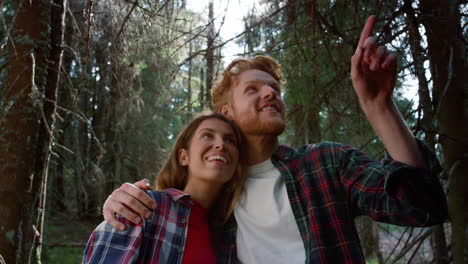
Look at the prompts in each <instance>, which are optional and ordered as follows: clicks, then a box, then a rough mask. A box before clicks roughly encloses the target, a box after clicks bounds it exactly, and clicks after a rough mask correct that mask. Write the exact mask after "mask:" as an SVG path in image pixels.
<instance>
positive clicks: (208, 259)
mask: <svg viewBox="0 0 468 264" xmlns="http://www.w3.org/2000/svg"><path fill="white" fill-rule="evenodd" d="M192 201H193V206H192V209H191V211H190V216H189V221H188V231H187V240H186V242H185V251H184V258H183V260H182V264H192V263H193V264H195V263H207V264H208V263H216V256H215V254H214V249H213V246H212V244H211V233H210V228H209V226H208V216H207V213H208V212H207V210H206V209H205V208H203V207H202V206H201V205H200V204H199V203H198V202H196V201H195V200H192Z"/></svg>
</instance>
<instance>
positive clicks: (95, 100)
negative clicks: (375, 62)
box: [0, 0, 468, 264]
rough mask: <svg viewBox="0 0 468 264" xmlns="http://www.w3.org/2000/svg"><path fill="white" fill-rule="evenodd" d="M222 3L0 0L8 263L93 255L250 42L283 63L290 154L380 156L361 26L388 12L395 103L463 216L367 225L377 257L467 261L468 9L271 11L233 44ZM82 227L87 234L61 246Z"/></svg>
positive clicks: (1, 193)
mask: <svg viewBox="0 0 468 264" xmlns="http://www.w3.org/2000/svg"><path fill="white" fill-rule="evenodd" d="M203 4H204V5H205V4H206V3H203ZM213 5H214V6H215V7H216V5H218V7H216V8H222V6H224V5H226V3H225V1H211V3H210V4H206V9H207V11H206V12H205V13H204V14H201V13H196V12H194V11H191V10H190V9H188V8H187V1H186V0H165V1H150V0H140V1H137V0H126V1H124V0H119V1H110V0H106V1H92V0H68V1H66V0H37V1H36V0H33V1H29V0H28V1H20V0H18V1H12V0H9V1H8V0H7V1H0V8H1V16H0V22H1V23H0V24H1V25H2V26H1V27H0V41H1V42H0V87H1V89H0V146H1V147H0V175H1V177H0V212H1V213H2V216H3V217H2V218H1V219H0V256H2V257H3V258H4V259H5V260H6V262H7V263H30V262H41V257H42V261H43V262H45V263H47V261H49V262H50V263H52V262H51V261H52V256H53V255H54V254H56V252H55V253H54V249H55V248H59V249H60V248H62V249H63V248H64V247H76V249H77V251H76V252H79V253H80V254H81V252H82V250H83V246H84V243H85V242H86V241H85V239H86V238H87V236H88V235H89V233H90V232H91V229H92V227H93V226H94V225H96V224H97V223H98V222H99V221H101V219H102V217H101V214H100V211H101V209H102V204H103V203H104V200H105V199H106V198H107V196H108V195H109V194H110V193H111V192H112V190H114V189H115V188H117V187H119V186H120V185H121V184H122V183H124V182H126V181H128V182H134V181H137V180H140V179H142V178H148V179H150V181H153V180H154V177H155V175H156V173H157V171H158V169H159V166H160V164H161V162H162V161H163V160H164V159H165V155H166V153H168V152H169V151H170V147H171V146H172V142H173V139H174V136H175V135H176V134H177V132H178V131H179V130H180V129H181V127H182V126H183V125H184V124H185V123H186V122H187V120H188V119H190V118H191V116H192V115H193V113H196V112H199V111H201V110H203V109H206V108H209V106H210V102H209V100H210V96H209V90H210V86H211V84H212V81H213V79H214V78H215V77H216V75H217V73H218V72H219V71H220V70H221V69H222V68H223V65H224V64H225V63H229V60H230V59H228V60H226V59H223V54H224V52H225V50H224V49H225V45H226V44H228V43H230V42H235V43H236V44H237V45H239V46H241V47H243V50H244V52H243V53H241V54H238V55H239V56H253V55H257V54H267V55H271V56H273V57H274V58H276V59H277V60H278V61H279V62H280V63H281V65H282V66H283V69H284V73H285V76H286V78H287V80H288V82H287V83H286V85H285V89H284V94H283V96H284V98H285V101H286V104H287V107H288V129H287V131H286V133H284V135H282V137H281V140H282V143H285V144H290V145H301V144H308V143H314V142H319V141H324V140H330V141H339V142H343V143H348V144H351V145H353V146H356V147H358V148H361V149H362V150H363V151H365V152H366V153H367V154H368V155H370V156H371V157H373V158H376V159H380V158H382V157H383V155H384V149H383V146H382V144H381V143H380V142H379V140H378V138H376V136H375V134H374V132H373V130H372V129H371V127H370V125H369V124H368V122H367V120H366V118H365V116H364V115H363V113H362V112H361V111H360V107H359V103H358V101H357V98H356V96H355V94H354V91H353V88H352V85H351V81H350V78H349V69H350V58H351V56H352V54H353V52H354V50H355V48H356V45H357V42H358V39H359V36H360V32H361V29H362V26H363V24H364V22H365V20H366V18H367V17H368V16H369V15H371V14H376V15H377V16H378V18H379V20H378V24H377V26H376V32H375V34H376V36H377V38H378V40H379V41H380V42H381V43H383V44H385V45H386V46H387V48H388V49H389V50H390V51H391V52H393V53H396V54H397V55H398V57H399V63H400V64H399V73H398V81H399V82H398V84H397V89H396V92H395V96H394V100H395V102H396V104H397V105H398V107H399V108H400V110H401V112H402V113H403V115H404V117H405V119H406V121H407V122H408V124H409V125H410V127H411V129H412V130H413V131H414V132H415V133H416V134H417V135H418V137H420V138H422V139H424V140H425V142H426V143H427V144H428V146H429V147H430V148H432V149H433V150H434V151H435V152H436V153H437V154H438V156H439V157H440V159H441V161H442V164H443V167H444V172H443V173H442V175H441V180H442V181H443V183H444V185H445V186H446V188H447V193H448V199H449V211H450V219H449V222H448V223H446V224H444V225H441V226H438V227H433V228H424V229H421V228H419V229H418V228H402V227H396V226H391V225H381V224H378V225H377V224H376V223H374V222H373V221H372V220H370V219H367V218H362V219H357V224H358V227H359V228H358V229H359V230H360V236H361V242H362V244H363V249H364V252H365V255H366V258H367V259H368V260H369V262H370V263H457V264H458V263H466V252H467V251H468V250H467V247H468V246H467V243H466V238H467V236H466V234H467V226H466V223H467V221H466V220H467V218H468V216H467V212H468V210H467V208H466V204H465V203H464V201H465V200H466V196H467V193H466V192H465V190H466V189H467V187H466V175H468V172H467V166H468V165H467V156H468V155H467V145H468V138H467V137H468V107H467V105H468V104H467V91H468V87H467V84H468V80H467V76H468V75H467V74H466V73H467V72H468V69H467V49H466V39H467V21H468V19H467V8H468V7H467V4H466V2H464V1H454V0H450V1H435V0H420V1H416V2H413V1H408V0H391V1H353V0H338V1H323V0H271V1H258V2H257V3H256V5H254V7H253V8H252V9H251V10H249V11H248V12H247V13H246V14H247V15H246V16H245V17H244V24H245V30H244V31H243V32H242V33H241V34H239V35H238V36H237V37H235V38H232V39H222V38H221V37H220V31H221V30H223V23H224V17H223V16H221V17H219V16H217V15H215V14H213V13H214V12H213V11H212V10H213V8H214V7H213ZM216 8H215V9H216ZM210 10H211V11H210ZM227 11H230V12H232V11H234V12H238V10H226V11H225V12H227ZM215 13H216V12H215ZM207 14H208V16H207ZM216 21H217V22H216ZM415 87H417V88H415ZM411 89H413V90H414V89H417V92H416V93H414V92H413V93H408V92H407V91H408V90H411ZM5 216H6V217H5ZM44 223H45V225H44ZM67 223H69V225H66V224H67ZM81 226H83V227H86V228H85V229H84V230H85V231H84V235H82V237H84V239H83V238H81V239H75V238H74V237H73V238H70V237H69V238H68V240H67V241H64V238H63V237H61V236H62V235H63V236H65V235H66V234H67V233H73V231H74V229H76V230H78V229H79V227H81ZM80 254H77V256H75V257H76V258H77V259H78V262H79V259H80V257H81V255H80ZM0 262H1V261H0ZM75 262H77V261H75ZM75 262H73V263H75ZM61 263H62V262H61Z"/></svg>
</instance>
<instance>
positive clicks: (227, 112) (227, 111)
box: [219, 104, 232, 120]
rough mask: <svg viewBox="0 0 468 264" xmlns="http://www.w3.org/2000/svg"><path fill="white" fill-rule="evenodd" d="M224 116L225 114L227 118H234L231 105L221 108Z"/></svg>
mask: <svg viewBox="0 0 468 264" xmlns="http://www.w3.org/2000/svg"><path fill="white" fill-rule="evenodd" d="M219 112H220V113H221V114H222V115H223V116H225V117H226V118H227V119H230V120H232V109H231V107H230V106H229V105H227V104H226V105H223V106H222V107H221V110H220V111H219Z"/></svg>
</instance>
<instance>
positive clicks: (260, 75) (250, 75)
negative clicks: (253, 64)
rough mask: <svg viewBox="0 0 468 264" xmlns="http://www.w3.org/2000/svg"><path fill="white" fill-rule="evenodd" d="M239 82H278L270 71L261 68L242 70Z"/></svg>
mask: <svg viewBox="0 0 468 264" xmlns="http://www.w3.org/2000/svg"><path fill="white" fill-rule="evenodd" d="M237 79H238V82H239V83H240V84H248V83H255V82H265V83H272V82H275V83H277V82H278V81H276V79H275V78H274V77H273V76H271V75H270V74H269V73H267V72H264V71H261V70H248V71H245V72H242V73H241V74H240V75H239V76H238V77H237Z"/></svg>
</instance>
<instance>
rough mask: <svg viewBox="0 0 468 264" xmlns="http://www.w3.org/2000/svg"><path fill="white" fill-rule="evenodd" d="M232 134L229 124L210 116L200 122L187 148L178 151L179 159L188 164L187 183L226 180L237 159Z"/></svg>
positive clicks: (183, 164)
mask: <svg viewBox="0 0 468 264" xmlns="http://www.w3.org/2000/svg"><path fill="white" fill-rule="evenodd" d="M238 144H239V143H238V142H237V139H236V135H235V133H234V131H233V129H232V128H231V126H230V125H229V124H228V123H226V122H224V121H222V120H220V119H218V118H210V119H207V120H204V121H203V122H201V123H200V125H199V126H198V128H197V130H196V131H195V133H194V134H193V136H192V139H191V140H190V145H189V148H188V149H181V150H179V162H180V164H181V165H182V166H187V167H188V182H191V181H195V182H196V181H204V182H206V181H210V182H213V183H217V184H224V183H226V182H228V181H229V180H230V179H231V178H232V176H233V175H234V172H235V170H236V167H237V163H238V161H239V149H238Z"/></svg>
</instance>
